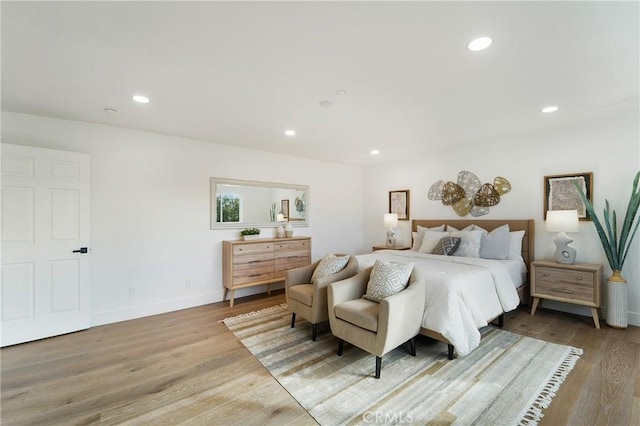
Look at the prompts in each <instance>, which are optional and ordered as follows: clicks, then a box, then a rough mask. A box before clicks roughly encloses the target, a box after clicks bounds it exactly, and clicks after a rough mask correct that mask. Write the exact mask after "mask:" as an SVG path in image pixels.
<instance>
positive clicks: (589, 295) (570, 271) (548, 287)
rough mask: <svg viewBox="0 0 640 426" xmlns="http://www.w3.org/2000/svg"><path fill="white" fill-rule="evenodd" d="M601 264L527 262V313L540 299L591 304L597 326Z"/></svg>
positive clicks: (534, 310) (598, 326) (534, 307)
mask: <svg viewBox="0 0 640 426" xmlns="http://www.w3.org/2000/svg"><path fill="white" fill-rule="evenodd" d="M601 276H602V265H594V264H591V263H574V264H573V265H566V264H563V263H557V262H556V261H555V260H535V261H533V262H531V297H533V305H532V307H531V315H533V314H535V313H536V308H537V307H538V303H539V302H540V299H549V300H557V301H559V302H567V303H575V304H576V305H583V306H589V307H591V316H593V322H594V324H595V326H596V328H600V320H599V319H598V310H599V308H600V281H601Z"/></svg>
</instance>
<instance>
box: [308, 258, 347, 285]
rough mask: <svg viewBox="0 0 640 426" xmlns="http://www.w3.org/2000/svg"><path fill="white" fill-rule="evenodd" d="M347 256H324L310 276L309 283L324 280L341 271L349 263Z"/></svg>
mask: <svg viewBox="0 0 640 426" xmlns="http://www.w3.org/2000/svg"><path fill="white" fill-rule="evenodd" d="M349 257H350V256H349V255H348V254H347V255H345V256H336V255H335V254H327V255H326V256H324V257H323V258H322V259H321V260H320V263H318V266H316V269H315V270H314V271H313V275H312V276H311V282H313V281H314V280H317V279H318V278H324V277H327V276H329V275H331V274H335V273H336V272H340V271H342V270H343V269H344V268H345V267H346V266H347V263H348V262H349Z"/></svg>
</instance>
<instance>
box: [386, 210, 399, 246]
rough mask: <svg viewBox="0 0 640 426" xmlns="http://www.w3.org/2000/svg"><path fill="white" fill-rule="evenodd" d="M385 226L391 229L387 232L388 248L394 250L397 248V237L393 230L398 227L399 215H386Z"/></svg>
mask: <svg viewBox="0 0 640 426" xmlns="http://www.w3.org/2000/svg"><path fill="white" fill-rule="evenodd" d="M384 226H386V227H387V228H388V229H389V230H388V231H387V243H386V244H387V247H388V248H393V247H395V246H396V237H394V235H395V234H394V233H393V228H395V227H396V226H398V215H397V214H396V213H385V214H384Z"/></svg>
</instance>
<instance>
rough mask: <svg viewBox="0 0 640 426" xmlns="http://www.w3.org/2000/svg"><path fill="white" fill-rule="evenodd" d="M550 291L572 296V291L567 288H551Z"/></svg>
mask: <svg viewBox="0 0 640 426" xmlns="http://www.w3.org/2000/svg"><path fill="white" fill-rule="evenodd" d="M551 290H553V291H557V292H560V293H567V294H573V290H569V289H568V288H563V287H552V288H551Z"/></svg>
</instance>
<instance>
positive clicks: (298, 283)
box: [284, 256, 358, 342]
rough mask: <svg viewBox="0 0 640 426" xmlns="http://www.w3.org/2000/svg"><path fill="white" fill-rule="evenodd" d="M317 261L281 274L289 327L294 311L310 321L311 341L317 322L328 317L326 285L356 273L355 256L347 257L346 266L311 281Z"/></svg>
mask: <svg viewBox="0 0 640 426" xmlns="http://www.w3.org/2000/svg"><path fill="white" fill-rule="evenodd" d="M319 263H320V261H317V262H314V263H312V264H311V265H307V266H303V267H301V268H296V269H289V270H288V271H287V273H286V275H285V281H284V287H285V293H286V298H287V306H288V307H289V309H290V310H291V328H293V327H294V326H295V322H296V314H298V315H300V316H301V317H302V318H304V319H306V320H307V321H309V322H310V323H311V339H312V340H313V341H314V342H315V341H316V336H317V334H318V324H319V323H322V322H325V321H327V320H328V319H329V316H328V314H327V286H328V285H329V284H330V283H332V282H334V281H340V280H344V279H345V278H349V277H352V276H354V275H355V274H356V273H357V272H358V259H356V257H355V256H351V257H350V258H349V262H348V263H347V266H345V267H344V269H342V270H341V271H339V272H336V273H335V274H331V275H328V276H326V277H323V278H319V279H316V280H314V281H313V282H312V281H311V277H312V276H313V272H314V271H315V269H316V267H317V266H318V264H319Z"/></svg>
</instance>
